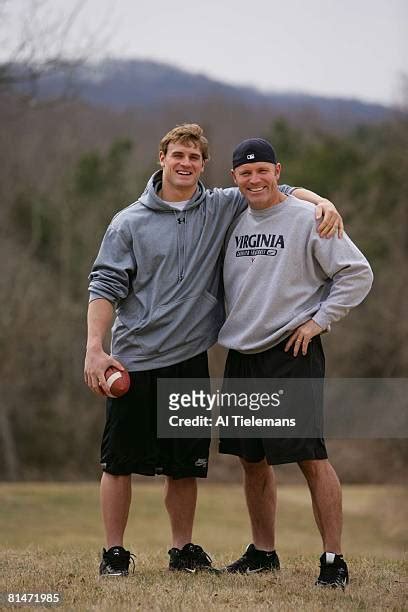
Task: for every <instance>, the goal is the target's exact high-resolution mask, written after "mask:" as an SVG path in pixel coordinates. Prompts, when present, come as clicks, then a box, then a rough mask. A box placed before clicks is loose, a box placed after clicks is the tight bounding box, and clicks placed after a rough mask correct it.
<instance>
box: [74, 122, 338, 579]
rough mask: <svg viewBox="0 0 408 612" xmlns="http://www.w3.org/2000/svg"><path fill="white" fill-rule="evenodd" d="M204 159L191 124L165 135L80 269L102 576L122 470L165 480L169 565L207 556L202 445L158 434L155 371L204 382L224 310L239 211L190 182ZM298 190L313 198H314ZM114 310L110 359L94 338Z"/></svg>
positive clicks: (117, 546) (114, 538) (119, 538)
mask: <svg viewBox="0 0 408 612" xmlns="http://www.w3.org/2000/svg"><path fill="white" fill-rule="evenodd" d="M208 158H209V155H208V142H207V140H206V138H205V137H204V135H203V131H202V129H201V128H200V127H199V126H198V125H195V124H191V125H189V124H186V125H182V126H179V127H176V128H174V129H173V130H171V131H170V132H169V133H168V134H166V136H165V137H164V138H163V139H162V141H161V143H160V165H161V170H159V171H158V172H156V173H155V174H154V175H153V176H152V177H151V179H150V181H149V182H148V185H147V187H146V190H145V192H144V193H143V195H142V196H141V197H140V198H139V199H138V200H137V201H136V202H135V203H134V204H131V205H130V206H128V207H127V208H125V209H124V210H122V211H121V212H120V213H118V214H117V215H116V216H115V217H114V218H113V220H112V222H111V224H110V225H109V227H108V229H107V231H106V234H105V236H104V238H103V241H102V245H101V248H100V251H99V254H98V257H97V259H96V261H95V263H94V266H93V268H92V272H91V275H90V284H89V291H90V303H89V308H88V341H87V352H86V359H85V372H84V376H85V382H86V383H87V385H88V386H89V387H90V388H91V389H92V390H93V391H94V392H95V393H97V394H99V395H107V396H108V400H107V420H106V426H105V431H104V434H103V440H102V451H101V464H102V467H103V475H102V480H101V505H102V514H103V520H104V525H105V532H106V540H107V549H106V550H105V549H104V551H103V558H102V563H101V566H100V573H101V574H102V575H110V576H117V575H127V573H128V567H129V560H130V553H129V551H127V550H125V549H124V548H123V535H124V531H125V527H126V523H127V519H128V512H129V507H130V501H131V474H132V473H137V474H144V475H155V474H164V475H165V476H166V486H165V504H166V508H167V511H168V514H169V517H170V523H171V529H172V537H173V547H172V549H171V550H170V551H169V554H170V569H173V570H179V569H180V570H183V569H184V570H188V571H195V570H197V569H207V570H210V569H211V559H210V558H209V557H208V555H207V554H206V553H205V552H204V550H203V549H202V548H201V547H200V546H197V545H194V544H192V543H191V540H192V528H193V520H194V513H195V507H196V499H197V485H196V478H197V477H200V478H205V477H206V475H207V463H208V452H209V440H208V439H205V440H203V439H196V440H185V439H184V440H166V439H157V436H156V381H157V378H173V377H180V378H183V377H184V378H189V377H194V378H206V377H208V365H207V354H206V351H207V349H208V348H210V346H211V345H213V344H214V343H215V342H216V339H217V335H218V331H219V329H220V327H221V325H222V323H223V315H224V312H223V297H222V295H221V294H220V270H221V251H222V248H223V243H224V240H225V235H226V232H227V230H228V227H229V226H230V224H231V222H232V221H233V220H234V219H235V218H236V217H237V216H238V215H239V214H240V213H241V212H242V211H243V210H244V209H245V208H246V203H245V200H244V197H243V196H242V195H241V194H240V192H239V190H238V189H236V188H230V189H214V190H206V189H205V187H204V185H203V184H202V183H201V181H200V180H199V179H200V176H201V174H202V172H203V170H204V166H205V163H206V161H207V160H208ZM281 189H282V190H284V191H288V192H289V191H290V188H288V187H286V188H281ZM296 193H298V195H299V194H300V195H306V197H311V198H312V199H314V201H315V202H316V203H317V204H318V203H319V197H318V196H316V195H315V194H312V193H310V192H304V191H302V190H297V191H296ZM317 209H318V210H316V214H317V215H321V214H322V211H323V212H324V218H323V221H322V223H321V225H320V227H319V231H321V232H322V233H323V234H324V235H325V236H326V237H330V236H332V235H333V234H334V233H335V232H336V231H339V232H341V231H342V221H341V217H340V216H339V214H338V213H337V211H336V209H335V208H334V206H333V205H332V204H331V203H330V202H327V201H323V202H322V204H321V205H320V206H318V207H317ZM114 314H116V318H115V322H114V325H113V328H112V347H111V355H108V354H107V353H106V352H105V351H104V348H103V341H104V338H105V336H106V334H107V332H108V329H109V327H110V325H111V322H112V317H113V315H114ZM110 365H114V366H116V367H118V368H122V366H124V367H126V368H127V369H128V370H129V372H130V378H131V387H130V390H129V392H128V393H127V394H126V395H125V396H124V397H122V398H120V399H114V398H113V397H112V396H111V395H110V394H109V390H108V388H107V386H106V382H105V378H104V372H105V371H106V369H107V368H108V366H110Z"/></svg>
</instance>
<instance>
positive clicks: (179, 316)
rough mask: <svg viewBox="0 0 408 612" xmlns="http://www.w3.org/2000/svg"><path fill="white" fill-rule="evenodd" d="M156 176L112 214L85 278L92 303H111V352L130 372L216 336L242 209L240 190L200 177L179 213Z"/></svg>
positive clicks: (189, 351)
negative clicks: (225, 269)
mask: <svg viewBox="0 0 408 612" xmlns="http://www.w3.org/2000/svg"><path fill="white" fill-rule="evenodd" d="M161 179H162V172H161V170H159V171H158V172H156V173H155V174H154V175H153V176H152V177H151V179H150V180H149V182H148V184H147V187H146V190H145V192H144V193H143V195H142V196H141V197H140V198H139V199H138V200H137V201H136V202H135V203H133V204H131V205H130V206H128V207H127V208H125V209H124V210H122V211H121V212H119V213H118V214H117V215H116V216H115V217H114V218H113V220H112V222H111V224H110V225H109V227H108V229H107V231H106V234H105V236H104V238H103V240H102V244H101V248H100V251H99V254H98V256H97V258H96V261H95V263H94V265H93V268H92V272H91V274H90V277H89V279H90V284H89V291H90V301H91V300H95V299H98V298H105V299H106V300H109V301H110V302H111V303H112V304H114V306H115V308H116V319H115V322H114V325H113V329H112V347H111V350H112V355H113V356H114V357H115V358H117V359H118V360H119V361H120V362H121V363H122V364H123V365H124V366H125V367H126V368H127V369H128V370H131V371H132V370H133V371H135V370H148V369H152V368H160V367H163V366H167V365H171V364H174V363H178V362H180V361H183V360H185V359H189V358H190V357H193V356H194V355H197V354H198V353H200V352H202V351H205V350H206V349H208V348H209V347H210V346H211V345H213V344H214V343H215V342H216V340H217V335H218V331H219V329H220V327H221V325H222V323H223V320H224V307H223V297H222V294H221V291H222V290H221V283H220V277H221V251H222V248H223V243H224V239H225V235H226V232H227V230H228V227H229V225H230V223H231V222H232V221H233V219H234V218H235V217H237V216H238V215H239V214H240V213H241V212H242V211H243V210H244V209H245V207H246V203H245V200H244V199H243V197H242V196H241V194H240V192H239V191H238V189H236V188H230V189H214V190H206V189H205V188H204V185H203V184H202V183H201V182H199V184H198V187H197V191H196V192H195V194H194V196H193V197H192V199H191V200H190V201H189V202H188V204H187V205H186V207H185V209H184V210H183V211H178V210H175V209H173V208H171V207H170V206H168V205H167V204H165V203H164V202H163V201H162V200H161V199H160V198H159V197H158V195H157V192H158V190H159V189H160V188H161ZM281 190H282V191H284V192H290V191H291V189H290V188H289V187H286V186H283V187H281Z"/></svg>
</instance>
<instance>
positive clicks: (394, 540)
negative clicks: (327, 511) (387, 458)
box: [0, 481, 408, 612]
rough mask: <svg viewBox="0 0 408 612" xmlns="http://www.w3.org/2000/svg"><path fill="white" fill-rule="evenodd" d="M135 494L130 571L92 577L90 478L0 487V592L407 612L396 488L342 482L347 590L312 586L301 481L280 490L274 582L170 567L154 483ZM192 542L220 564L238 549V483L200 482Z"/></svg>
mask: <svg viewBox="0 0 408 612" xmlns="http://www.w3.org/2000/svg"><path fill="white" fill-rule="evenodd" d="M133 497H134V501H133V507H132V513H131V517H130V520H129V527H128V530H127V537H126V546H127V547H129V548H130V549H131V550H133V551H135V552H136V555H137V560H136V572H135V574H134V575H133V576H130V577H129V578H128V579H120V580H116V579H110V580H109V579H106V578H105V579H99V578H98V576H97V566H98V554H99V551H100V548H101V546H102V543H103V535H102V528H101V524H100V520H99V510H98V487H97V485H96V484H95V485H94V484H79V485H78V484H73V485H71V484H16V485H6V484H3V485H0V499H1V503H0V519H1V520H0V541H1V542H2V549H3V554H2V557H1V566H0V582H1V583H3V584H1V585H0V591H6V590H12V591H30V592H33V591H43V592H44V591H60V592H61V593H62V595H63V598H64V603H63V605H62V609H66V610H74V609H75V610H81V611H82V610H98V611H99V610H101V611H104V610H111V609H114V610H137V609H141V610H146V609H148V610H190V609H194V610H195V611H197V612H198V611H201V610H208V609H210V610H250V609H254V610H267V609H269V610H270V609H273V610H327V609H331V610H370V611H371V610H404V609H408V608H407V607H406V601H407V581H408V578H407V572H406V565H404V549H406V540H405V541H404V539H403V538H404V535H406V534H405V529H406V525H407V517H406V514H405V512H406V491H405V490H404V489H403V488H402V487H391V486H390V487H387V486H346V487H344V508H345V533H344V549H345V552H346V553H347V560H348V562H349V566H350V568H351V578H352V582H351V585H350V586H349V588H348V589H347V590H346V592H345V593H343V592H337V591H334V592H333V591H327V590H321V589H316V588H314V587H313V581H314V579H315V576H316V572H317V569H318V568H317V564H318V557H319V555H320V552H321V551H320V541H319V537H318V534H317V531H316V529H315V527H314V523H313V518H312V512H311V508H310V501H309V496H308V493H307V490H306V489H305V488H304V487H297V486H282V487H281V488H280V490H279V511H278V517H279V518H278V534H279V538H278V546H277V549H278V552H279V555H280V558H281V564H282V571H281V572H280V574H279V575H278V577H276V578H274V577H273V576H265V575H261V576H251V577H249V576H248V577H247V576H242V577H241V576H228V575H227V576H225V575H223V576H211V575H183V574H182V575H179V574H176V575H174V574H172V573H169V572H168V571H166V563H167V555H166V552H167V547H168V543H169V528H168V523H167V517H166V514H165V511H164V509H163V505H162V501H161V484H160V482H159V481H157V482H155V483H151V484H145V483H140V482H137V483H135V486H134V496H133ZM194 539H195V541H196V542H198V543H200V544H202V545H203V546H204V548H205V549H206V550H209V551H211V554H212V556H213V558H214V561H215V565H218V566H221V565H223V564H225V563H226V562H228V561H231V560H232V559H234V558H236V557H237V556H238V555H240V554H241V552H242V549H243V548H244V546H245V545H246V544H247V543H248V541H249V530H248V521H247V518H246V511H245V506H244V501H243V497H242V492H241V489H240V487H239V486H236V485H231V486H225V485H223V486H221V485H211V484H203V485H202V486H201V487H200V498H199V506H198V513H197V520H196V530H195V538H194ZM37 609H38V608H37ZM60 609H61V608H60Z"/></svg>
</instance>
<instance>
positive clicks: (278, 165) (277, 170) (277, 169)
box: [275, 162, 282, 180]
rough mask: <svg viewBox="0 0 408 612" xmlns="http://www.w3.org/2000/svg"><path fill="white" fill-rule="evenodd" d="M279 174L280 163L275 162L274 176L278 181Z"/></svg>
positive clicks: (280, 169) (280, 170)
mask: <svg viewBox="0 0 408 612" xmlns="http://www.w3.org/2000/svg"><path fill="white" fill-rule="evenodd" d="M281 172H282V164H281V163H280V162H277V163H276V165H275V176H276V178H277V179H278V180H279V177H280V175H281Z"/></svg>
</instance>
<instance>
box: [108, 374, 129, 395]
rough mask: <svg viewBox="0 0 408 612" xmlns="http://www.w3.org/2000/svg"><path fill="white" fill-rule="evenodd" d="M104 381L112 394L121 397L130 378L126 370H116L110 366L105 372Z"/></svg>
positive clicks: (126, 390) (126, 389) (127, 387)
mask: <svg viewBox="0 0 408 612" xmlns="http://www.w3.org/2000/svg"><path fill="white" fill-rule="evenodd" d="M105 379H106V383H107V385H108V387H109V390H110V392H111V394H112V395H114V396H115V397H122V395H125V393H127V392H128V391H129V387H130V378H129V372H128V371H127V370H123V371H121V370H118V369H117V368H115V367H113V366H110V367H109V368H108V369H107V370H106V372H105Z"/></svg>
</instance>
